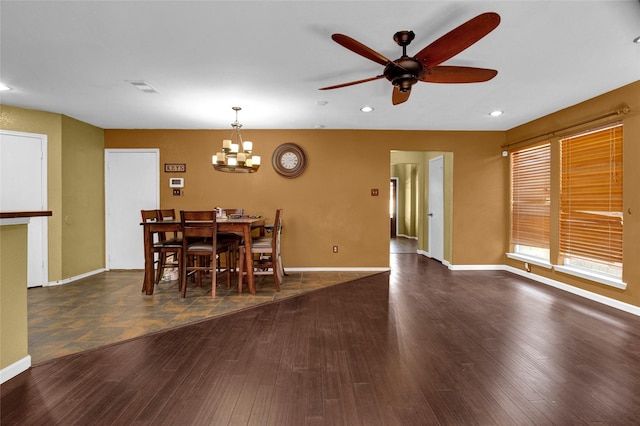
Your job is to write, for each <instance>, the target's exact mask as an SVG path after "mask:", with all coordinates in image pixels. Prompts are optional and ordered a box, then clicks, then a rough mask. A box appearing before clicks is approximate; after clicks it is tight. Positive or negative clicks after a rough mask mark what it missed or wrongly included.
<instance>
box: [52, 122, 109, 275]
mask: <svg viewBox="0 0 640 426" xmlns="http://www.w3.org/2000/svg"><path fill="white" fill-rule="evenodd" d="M62 135H63V143H62V166H63V167H62V188H63V191H62V212H61V214H60V216H61V219H62V235H63V247H64V249H63V252H62V259H61V261H62V276H63V277H65V278H67V277H74V276H78V275H81V274H84V273H87V272H92V271H96V270H100V269H103V268H104V266H105V237H104V232H105V229H104V227H105V207H104V131H103V130H102V129H99V128H97V127H94V126H91V125H89V124H86V123H83V122H81V121H78V120H74V119H72V118H69V117H65V116H63V117H62Z"/></svg>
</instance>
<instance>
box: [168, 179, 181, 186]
mask: <svg viewBox="0 0 640 426" xmlns="http://www.w3.org/2000/svg"><path fill="white" fill-rule="evenodd" d="M169 188H184V178H169Z"/></svg>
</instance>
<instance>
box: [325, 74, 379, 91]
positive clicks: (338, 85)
mask: <svg viewBox="0 0 640 426" xmlns="http://www.w3.org/2000/svg"><path fill="white" fill-rule="evenodd" d="M381 78H384V75H377V76H375V77H370V78H365V79H364V80H358V81H351V82H349V83H342V84H336V85H335V86H328V87H321V88H320V89H318V90H330V89H339V88H340V87H347V86H353V85H354V84H360V83H366V82H368V81H373V80H379V79H381Z"/></svg>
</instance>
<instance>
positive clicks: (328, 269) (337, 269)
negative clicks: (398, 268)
mask: <svg viewBox="0 0 640 426" xmlns="http://www.w3.org/2000/svg"><path fill="white" fill-rule="evenodd" d="M285 270H287V271H293V272H334V271H335V272H350V271H351V272H385V271H390V270H391V268H389V267H386V266H384V267H348V268H342V267H322V268H316V267H301V268H285Z"/></svg>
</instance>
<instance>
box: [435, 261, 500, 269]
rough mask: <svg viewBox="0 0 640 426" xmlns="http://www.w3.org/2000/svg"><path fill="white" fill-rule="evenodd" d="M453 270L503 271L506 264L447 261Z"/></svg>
mask: <svg viewBox="0 0 640 426" xmlns="http://www.w3.org/2000/svg"><path fill="white" fill-rule="evenodd" d="M447 265H448V266H449V269H450V270H452V271H503V270H504V265H451V264H449V263H448V262H447Z"/></svg>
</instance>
